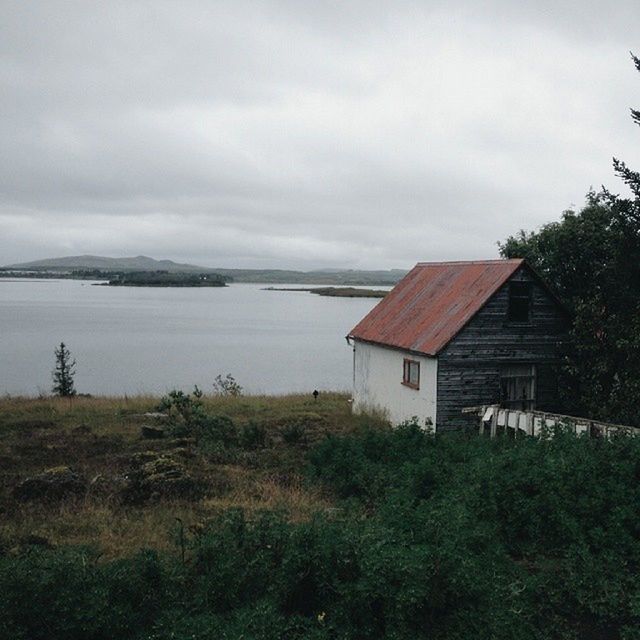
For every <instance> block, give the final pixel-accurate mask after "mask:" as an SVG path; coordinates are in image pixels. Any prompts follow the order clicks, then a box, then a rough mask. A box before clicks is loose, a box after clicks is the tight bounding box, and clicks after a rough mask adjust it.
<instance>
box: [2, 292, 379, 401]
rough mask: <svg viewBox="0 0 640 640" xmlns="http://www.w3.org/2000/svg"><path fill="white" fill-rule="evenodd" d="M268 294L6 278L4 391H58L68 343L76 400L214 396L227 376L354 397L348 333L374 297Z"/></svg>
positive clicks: (250, 389)
mask: <svg viewBox="0 0 640 640" xmlns="http://www.w3.org/2000/svg"><path fill="white" fill-rule="evenodd" d="M265 286H268V285H264V284H255V285H254V284H232V285H230V286H228V287H224V288H142V287H131V288H129V287H106V286H93V283H91V282H87V281H79V280H22V279H20V280H5V279H0V394H6V393H8V394H11V395H37V394H39V393H43V394H48V393H50V390H51V385H52V379H51V371H52V370H53V367H54V364H55V359H54V353H53V351H54V349H55V347H56V346H57V345H58V344H59V343H60V342H61V341H64V342H65V344H66V345H67V347H68V348H69V349H70V351H71V353H72V355H73V356H74V357H75V359H76V361H77V366H76V375H75V383H76V389H77V390H78V392H79V393H91V394H95V395H123V394H129V395H134V394H138V393H154V394H160V393H164V392H166V391H168V390H170V389H174V388H181V389H184V390H185V391H186V390H190V389H192V388H193V385H194V384H197V385H198V386H199V387H200V388H202V389H203V391H205V393H207V392H211V391H212V383H213V381H214V379H215V377H216V375H218V374H222V375H223V377H224V375H226V374H227V373H230V374H231V375H233V376H234V377H235V379H236V380H237V381H238V383H239V384H241V385H242V387H243V388H244V390H245V392H246V393H251V394H258V393H260V394H262V393H264V394H283V393H289V392H310V391H313V389H319V390H339V391H347V390H350V388H351V379H352V370H351V366H352V352H351V348H350V347H349V345H347V343H346V341H345V338H344V336H345V335H346V334H347V333H348V332H349V331H350V330H351V329H352V328H353V326H354V325H355V324H356V323H357V322H358V321H359V320H360V319H361V318H362V317H363V316H364V315H365V314H366V313H367V312H368V311H369V310H370V309H372V308H373V307H374V306H375V304H376V303H377V302H378V300H376V299H370V298H330V297H322V296H318V295H315V294H312V293H308V292H304V291H295V292H289V291H265V290H264V287H265ZM277 286H283V285H277ZM285 286H287V285H285ZM290 286H292V287H295V286H298V287H299V286H301V285H290ZM302 286H304V285H302ZM376 288H382V289H384V288H387V289H388V288H389V287H376Z"/></svg>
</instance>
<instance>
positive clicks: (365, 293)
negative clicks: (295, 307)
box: [265, 287, 389, 298]
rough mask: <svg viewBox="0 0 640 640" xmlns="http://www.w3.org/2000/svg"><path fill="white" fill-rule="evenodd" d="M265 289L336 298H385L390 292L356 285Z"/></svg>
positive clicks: (266, 289) (267, 289) (267, 288)
mask: <svg viewBox="0 0 640 640" xmlns="http://www.w3.org/2000/svg"><path fill="white" fill-rule="evenodd" d="M265 291H308V292H309V293H315V294H316V295H319V296H331V297H334V298H384V297H385V296H386V295H387V293H389V292H388V291H384V290H382V289H357V288H356V287H314V288H311V289H308V288H295V289H294V288H280V287H266V288H265Z"/></svg>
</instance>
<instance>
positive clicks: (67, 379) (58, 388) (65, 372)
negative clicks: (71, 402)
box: [52, 342, 76, 397]
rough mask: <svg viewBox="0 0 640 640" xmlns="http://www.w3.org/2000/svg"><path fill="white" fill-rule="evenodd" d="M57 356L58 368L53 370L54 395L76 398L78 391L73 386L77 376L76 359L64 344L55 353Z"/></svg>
mask: <svg viewBox="0 0 640 640" xmlns="http://www.w3.org/2000/svg"><path fill="white" fill-rule="evenodd" d="M54 353H55V355H56V367H55V369H54V370H53V389H52V391H53V393H55V394H56V395H57V396H63V397H68V396H75V395H76V390H75V387H74V385H73V376H74V375H75V366H76V361H75V358H72V357H71V352H70V351H69V349H67V347H66V345H65V344H64V342H61V343H60V346H59V347H58V348H57V349H56V350H55V351H54Z"/></svg>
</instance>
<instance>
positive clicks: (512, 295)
mask: <svg viewBox="0 0 640 640" xmlns="http://www.w3.org/2000/svg"><path fill="white" fill-rule="evenodd" d="M517 288H521V291H522V290H523V289H526V294H525V293H523V292H521V293H516V289H517ZM508 295H509V297H508V300H507V322H509V324H524V325H526V324H531V318H532V317H533V283H532V282H530V281H529V280H512V281H511V282H509V290H508ZM524 300H526V303H527V317H526V319H521V318H514V317H513V315H514V307H516V308H517V306H518V304H517V303H518V302H520V304H522V303H523V301H524Z"/></svg>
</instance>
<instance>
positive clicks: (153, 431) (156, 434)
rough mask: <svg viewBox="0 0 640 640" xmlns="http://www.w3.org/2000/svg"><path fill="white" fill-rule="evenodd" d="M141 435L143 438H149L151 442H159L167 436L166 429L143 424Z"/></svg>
mask: <svg viewBox="0 0 640 640" xmlns="http://www.w3.org/2000/svg"><path fill="white" fill-rule="evenodd" d="M140 435H141V436H142V437H143V438H149V439H151V440H158V439H159V438H164V437H165V436H166V429H165V428H164V427H159V426H155V425H151V424H143V425H142V426H141V427H140Z"/></svg>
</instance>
